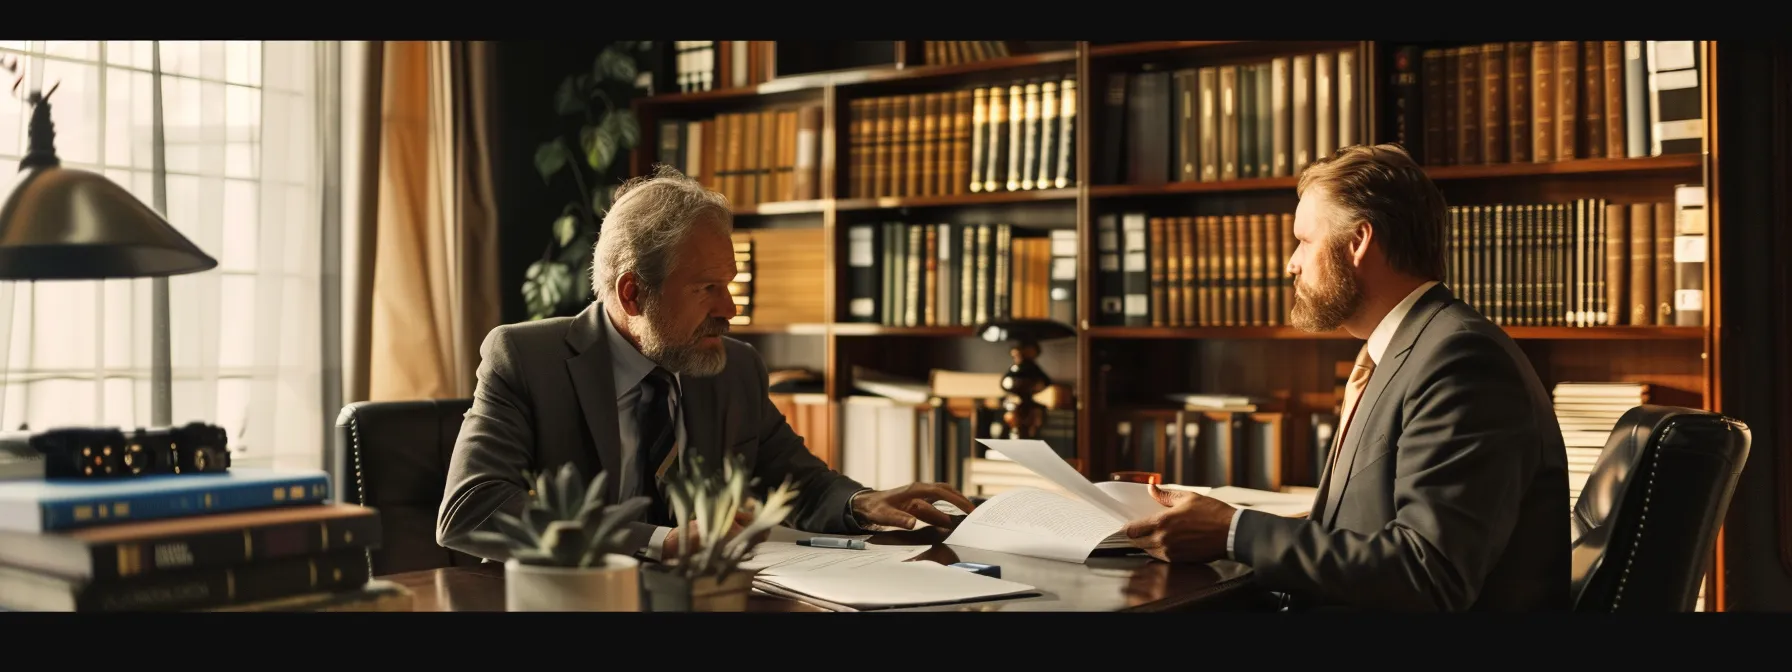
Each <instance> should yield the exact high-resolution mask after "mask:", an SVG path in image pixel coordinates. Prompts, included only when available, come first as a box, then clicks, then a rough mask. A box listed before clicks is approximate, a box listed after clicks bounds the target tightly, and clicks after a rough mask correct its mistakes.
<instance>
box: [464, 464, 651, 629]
mask: <svg viewBox="0 0 1792 672" xmlns="http://www.w3.org/2000/svg"><path fill="white" fill-rule="evenodd" d="M607 476H608V475H607V474H606V473H604V472H598V474H597V478H594V479H592V481H591V484H590V487H586V484H585V482H584V481H583V480H582V479H581V478H580V476H579V470H578V468H577V467H574V466H573V465H572V464H571V463H567V464H565V465H563V466H561V467H560V472H559V473H558V474H556V475H555V476H554V478H553V479H549V478H548V477H547V475H546V474H542V475H540V476H537V477H535V479H534V481H535V489H534V491H532V492H531V493H529V501H528V504H527V505H526V506H524V508H523V512H522V516H521V517H518V516H513V515H510V514H508V513H505V512H503V511H498V512H495V513H493V514H492V520H493V521H494V522H496V523H497V526H498V530H499V531H498V532H486V531H481V532H474V533H473V537H474V539H473V540H474V541H478V542H481V543H490V544H503V545H504V546H506V547H508V548H509V549H510V559H509V560H508V561H506V562H505V563H504V602H505V609H506V610H507V611H640V610H641V590H640V571H639V567H640V561H638V560H636V559H635V558H634V557H633V556H632V554H631V552H630V551H631V550H632V549H628V548H626V547H624V545H623V544H624V540H625V539H626V538H627V530H626V529H625V528H624V527H623V525H624V524H625V523H627V522H628V521H631V520H634V519H635V518H636V517H638V516H640V514H641V511H642V509H644V508H645V507H646V506H647V505H648V502H649V500H648V499H647V498H646V497H634V498H630V499H629V500H628V501H625V502H620V503H618V504H615V505H606V504H604V485H605V483H606V481H607Z"/></svg>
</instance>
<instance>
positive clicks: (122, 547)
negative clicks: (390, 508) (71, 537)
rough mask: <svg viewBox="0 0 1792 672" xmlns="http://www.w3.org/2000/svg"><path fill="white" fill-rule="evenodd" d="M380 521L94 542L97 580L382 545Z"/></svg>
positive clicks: (361, 518)
mask: <svg viewBox="0 0 1792 672" xmlns="http://www.w3.org/2000/svg"><path fill="white" fill-rule="evenodd" d="M380 543H381V536H380V521H379V518H378V517H377V516H373V515H365V516H359V517H354V518H337V519H332V520H307V521H295V522H291V523H280V524H276V525H266V526H261V527H252V528H246V529H240V530H229V531H222V532H208V533H203V534H191V535H183V536H177V537H169V538H162V539H155V540H152V541H124V542H116V543H103V544H94V545H93V546H92V547H90V548H89V549H88V550H89V552H90V553H91V555H92V558H93V562H92V566H93V576H92V580H93V581H95V582H101V581H113V580H119V579H125V578H130V577H136V576H144V575H156V574H163V573H167V572H174V571H183V570H189V569H210V568H217V567H227V566H230V565H237V564H243V563H250V562H266V561H269V560H277V559H282V558H290V557H294V556H302V555H313V554H319V553H326V552H330V551H340V550H368V549H376V548H379V547H380Z"/></svg>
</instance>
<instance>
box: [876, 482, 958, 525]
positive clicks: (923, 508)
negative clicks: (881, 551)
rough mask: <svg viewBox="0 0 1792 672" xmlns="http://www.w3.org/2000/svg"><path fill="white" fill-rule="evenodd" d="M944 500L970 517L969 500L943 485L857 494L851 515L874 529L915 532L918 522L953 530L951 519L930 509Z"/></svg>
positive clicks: (928, 484) (909, 485)
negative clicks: (856, 516)
mask: <svg viewBox="0 0 1792 672" xmlns="http://www.w3.org/2000/svg"><path fill="white" fill-rule="evenodd" d="M940 500H945V501H946V502H947V503H949V504H951V505H953V506H956V507H958V510H960V511H963V512H965V513H970V512H971V509H973V508H976V507H974V506H972V505H971V500H969V499H966V498H965V496H964V495H962V494H959V492H958V491H957V490H954V489H952V486H950V485H946V484H944V483H910V484H908V485H906V486H903V487H900V488H893V489H890V490H875V491H870V492H863V493H859V494H858V495H856V496H854V497H853V499H852V511H853V513H854V514H856V515H858V517H859V518H861V519H863V520H865V521H868V522H870V523H872V524H876V525H888V526H890V527H896V528H901V529H904V530H912V529H915V521H916V520H917V519H918V520H921V521H924V522H926V523H927V524H929V525H933V526H935V527H952V526H954V525H956V524H957V523H954V522H953V520H952V516H948V515H946V512H944V511H941V510H939V509H936V508H933V503H934V502H937V501H940Z"/></svg>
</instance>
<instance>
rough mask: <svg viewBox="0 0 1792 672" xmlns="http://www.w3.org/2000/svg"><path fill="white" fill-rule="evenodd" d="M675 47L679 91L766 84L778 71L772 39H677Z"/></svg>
mask: <svg viewBox="0 0 1792 672" xmlns="http://www.w3.org/2000/svg"><path fill="white" fill-rule="evenodd" d="M672 48H673V59H674V67H673V74H674V76H675V77H676V85H677V91H678V92H679V93H693V92H697V91H711V90H715V89H732V88H737V87H742V86H752V85H754V84H762V83H764V82H767V81H770V80H771V79H772V77H773V76H774V71H775V70H776V67H775V66H776V62H775V57H774V55H775V53H776V51H775V50H774V48H773V43H772V42H770V41H763V40H674V41H672Z"/></svg>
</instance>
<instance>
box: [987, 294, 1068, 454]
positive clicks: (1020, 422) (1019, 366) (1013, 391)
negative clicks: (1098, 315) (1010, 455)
mask: <svg viewBox="0 0 1792 672" xmlns="http://www.w3.org/2000/svg"><path fill="white" fill-rule="evenodd" d="M977 332H978V336H979V337H981V338H982V339H983V340H985V341H990V342H992V343H1003V342H1011V343H1013V346H1012V347H1010V348H1009V350H1008V354H1009V355H1010V356H1011V357H1013V358H1014V362H1013V363H1012V364H1010V365H1009V366H1008V373H1007V374H1006V375H1003V376H1002V389H1003V390H1004V391H1006V392H1007V394H1006V395H1004V396H1003V398H1002V411H1003V413H1002V423H1003V424H1005V425H1007V426H1008V436H1006V437H1003V438H1008V439H1032V438H1038V436H1039V427H1040V425H1043V424H1045V406H1044V405H1042V404H1040V403H1039V402H1037V401H1034V400H1033V395H1036V394H1039V393H1040V392H1043V391H1045V388H1047V387H1050V386H1051V384H1052V379H1051V377H1050V376H1047V375H1045V370H1044V369H1041V368H1039V363H1038V362H1037V361H1036V360H1038V358H1039V343H1040V341H1047V340H1052V339H1058V338H1065V337H1069V336H1075V335H1076V331H1075V330H1074V329H1071V328H1070V327H1069V326H1067V325H1065V324H1063V323H1060V322H1053V321H1051V320H1035V319H1016V320H1002V321H998V322H991V323H988V324H984V325H981V326H979V327H977Z"/></svg>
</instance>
